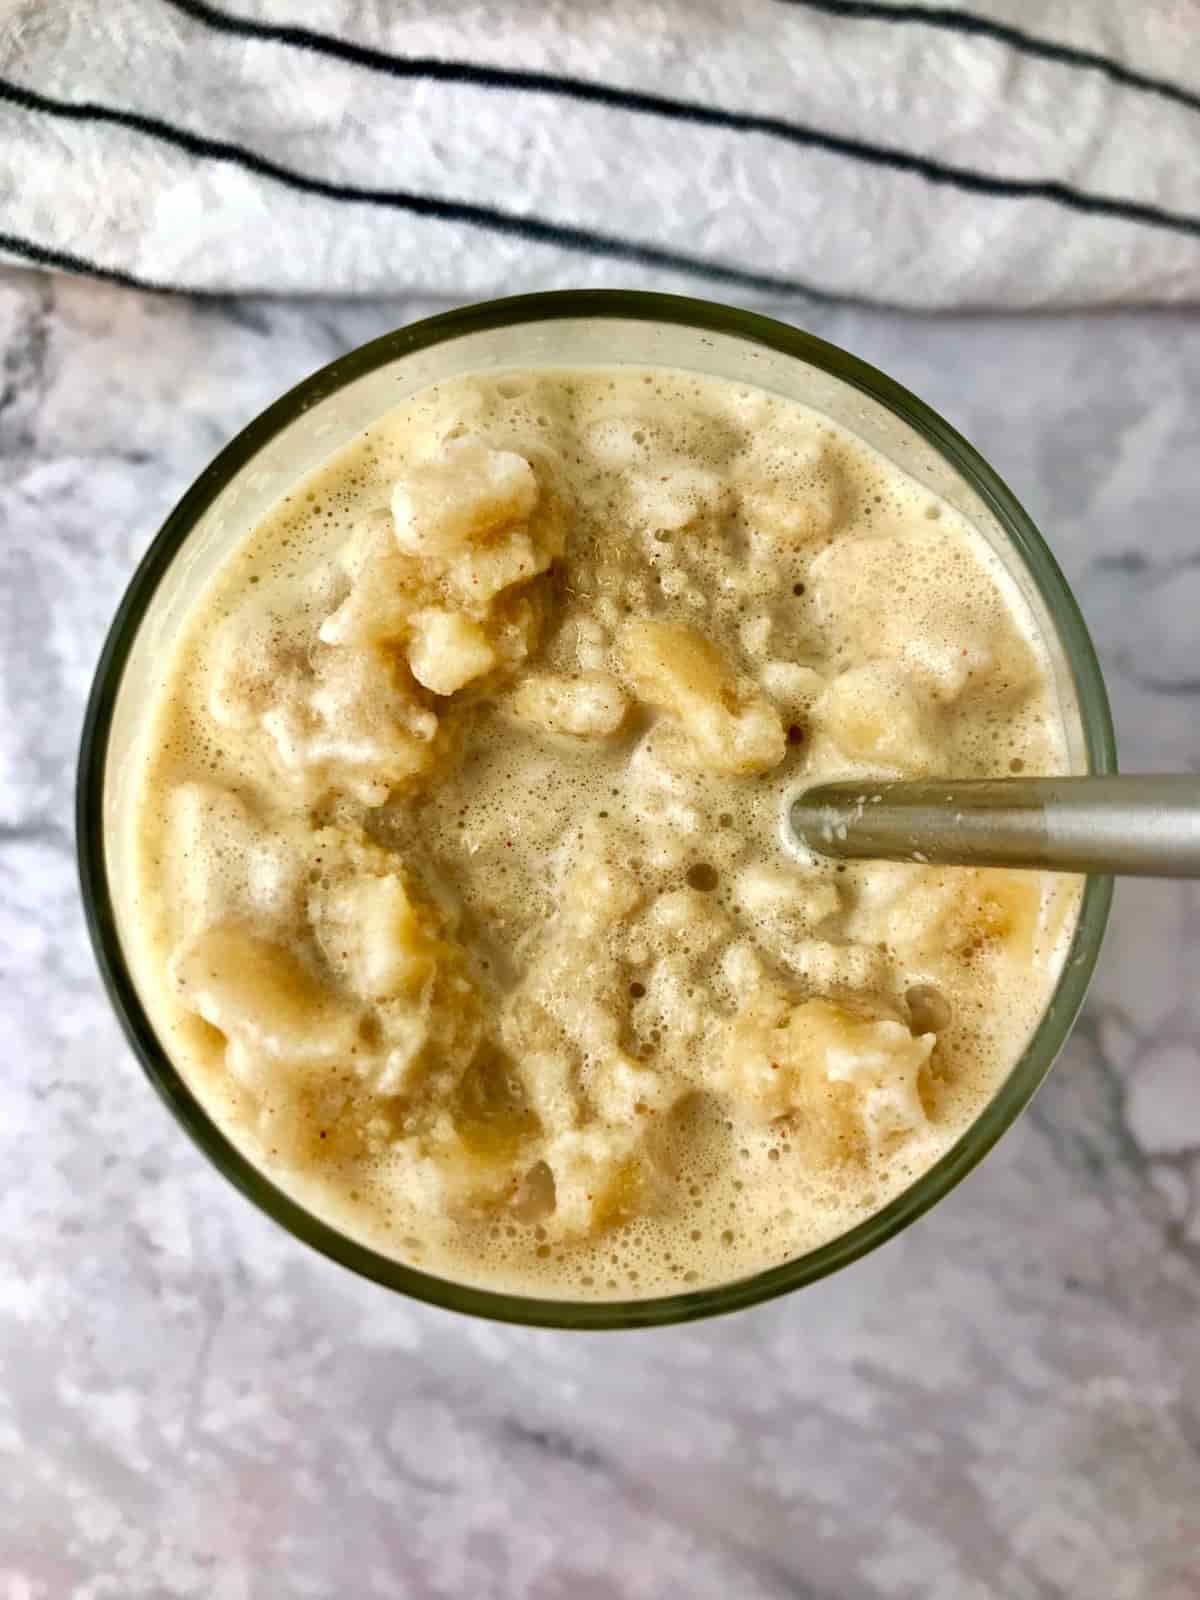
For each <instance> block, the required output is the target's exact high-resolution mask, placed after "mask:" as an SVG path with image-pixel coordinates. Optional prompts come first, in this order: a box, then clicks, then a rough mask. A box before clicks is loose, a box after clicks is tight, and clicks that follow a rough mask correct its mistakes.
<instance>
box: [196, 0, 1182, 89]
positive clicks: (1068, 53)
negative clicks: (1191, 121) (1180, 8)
mask: <svg viewBox="0 0 1200 1600" xmlns="http://www.w3.org/2000/svg"><path fill="white" fill-rule="evenodd" d="M786 3H787V4H789V5H802V6H807V7H808V8H809V10H811V11H825V12H827V13H828V14H829V15H830V16H834V17H853V18H856V19H859V20H866V21H871V22H916V23H923V24H925V25H926V26H927V27H931V28H948V29H950V30H951V31H952V32H954V33H969V34H975V35H977V36H978V37H981V38H985V39H996V40H998V41H999V42H1000V43H1001V44H1007V45H1011V46H1012V48H1013V49H1014V50H1022V51H1024V53H1025V54H1026V55H1029V56H1040V57H1041V58H1042V60H1043V61H1057V62H1058V63H1059V64H1060V65H1061V66H1067V67H1086V68H1088V69H1089V70H1091V71H1093V72H1101V73H1103V74H1104V76H1105V77H1106V78H1108V79H1109V80H1110V81H1111V82H1113V83H1119V84H1120V85H1121V87H1122V88H1125V89H1141V90H1143V91H1144V92H1145V93H1146V94H1156V95H1161V96H1162V98H1163V99H1164V100H1174V101H1175V103H1176V104H1177V105H1181V106H1186V107H1187V108H1188V110H1189V111H1200V94H1193V93H1191V92H1190V91H1189V90H1187V89H1183V88H1180V86H1179V85H1178V84H1175V83H1171V82H1169V81H1168V80H1167V79H1165V78H1152V77H1150V76H1149V74H1148V73H1145V72H1138V71H1136V70H1135V69H1134V68H1133V67H1126V66H1124V65H1123V64H1122V63H1121V62H1120V61H1114V60H1113V59H1112V58H1111V57H1110V56H1102V55H1099V54H1098V53H1097V52H1096V51H1094V50H1081V49H1079V48H1078V47H1077V46H1076V45H1071V44H1057V43H1055V42H1054V41H1053V40H1050V39H1039V38H1037V36H1036V35H1035V34H1032V33H1026V32H1025V30H1024V29H1023V28H1015V27H1013V26H1012V25H1011V23H1006V22H993V21H992V19H991V18H990V17H979V16H976V15H975V13H974V12H972V11H956V10H954V9H952V8H951V7H949V6H890V5H881V4H878V3H877V0H786ZM188 9H190V6H189V7H188Z"/></svg>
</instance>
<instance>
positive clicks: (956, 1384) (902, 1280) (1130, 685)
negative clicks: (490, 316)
mask: <svg viewBox="0 0 1200 1600" xmlns="http://www.w3.org/2000/svg"><path fill="white" fill-rule="evenodd" d="M427 309H430V308H429V307H426V306H418V305H414V304H412V303H405V304H387V305H381V304H340V305H334V304H328V303H321V302H309V303H301V302H292V303H289V304H269V303H261V302H255V303H220V302H209V303H205V304H198V303H189V302H186V301H182V300H170V299H160V298H153V297H150V296H143V295H138V294H134V293H129V292H125V291H120V290H112V289H108V288H104V287H100V286H97V285H94V284H86V283H79V282H71V281H67V280H63V279H52V278H47V277H41V276H37V275H33V274H29V275H25V274H20V273H16V272H12V273H6V274H0V350H2V352H3V373H2V375H0V564H2V576H0V607H2V612H0V963H2V966H3V975H2V984H0V1026H2V1028H3V1037H4V1039H5V1043H6V1050H5V1068H4V1072H3V1076H2V1078H0V1175H2V1179H3V1182H2V1184H0V1238H2V1239H3V1245H2V1247H0V1249H2V1252H3V1258H4V1270H3V1272H2V1273H0V1367H2V1370H3V1382H2V1384H0V1458H2V1460H3V1482H4V1485H5V1492H4V1494H3V1495H0V1597H3V1600H58V1597H60V1596H70V1597H72V1600H142V1597H146V1600H158V1597H179V1600H192V1597H195V1600H282V1597H284V1596H288V1597H291V1596H297V1597H303V1596H315V1597H325V1596H342V1595H353V1596H355V1597H361V1600H367V1597H376V1596H378V1597H385V1596H386V1597H389V1600H390V1597H394V1596H400V1595H403V1596H414V1597H426V1596H428V1597H443V1596H444V1597H455V1600H457V1597H460V1596H463V1597H465V1596H468V1595H469V1596H473V1597H479V1600H493V1597H501V1596H505V1597H507V1596H518V1595H519V1596H530V1597H534V1600H559V1597H563V1600H566V1597H570V1600H592V1597H596V1600H600V1597H609V1596H615V1597H622V1600H624V1597H629V1600H642V1597H657V1596H660V1595H665V1594H670V1593H674V1592H679V1593H683V1594H688V1595H704V1596H708V1595H712V1596H727V1595H737V1596H739V1597H746V1600H781V1597H784V1596H795V1597H799V1600H885V1597H886V1600H893V1597H894V1600H909V1597H913V1600H916V1597H921V1600H984V1597H992V1596H996V1597H1004V1600H1058V1597H1072V1600H1073V1597H1076V1596H1079V1597H1089V1600H1091V1597H1099V1596H1103V1597H1108V1600H1145V1597H1153V1600H1194V1597H1195V1596H1197V1595H1200V1000H1198V999H1197V996H1196V990H1197V985H1196V982H1195V973H1196V969H1197V964H1198V963H1200V889H1198V888H1197V887H1196V886H1192V885H1188V884H1174V885H1172V884H1158V883H1132V884H1128V885H1123V886H1121V888H1120V889H1119V891H1118V897H1117V904H1116V908H1115V913H1114V918H1113V925H1112V930H1111V933H1110V937H1109V942H1108V944H1107V947H1106V952H1105V955H1104V957H1103V960H1102V964H1101V968H1100V971H1099V973H1098V976H1097V979H1096V982H1095V984H1094V986H1093V989H1092V993H1091V997H1090V999H1089V1001H1088V1004H1087V1007H1086V1010H1085V1012H1084V1015H1083V1018H1082V1020H1081V1022H1080V1025H1079V1026H1078V1028H1077V1030H1076V1032H1075V1034H1074V1036H1073V1038H1072V1040H1071V1042H1070V1044H1069V1045H1068V1047H1067V1049H1066V1050H1065V1052H1064V1054H1063V1057H1062V1059H1061V1061H1060V1063H1059V1065H1058V1067H1057V1068H1056V1070H1055V1071H1054V1073H1053V1074H1052V1075H1051V1077H1050V1079H1049V1081H1048V1083H1047V1084H1046V1086H1045V1088H1044V1089H1043V1091H1042V1092H1041V1094H1040V1095H1039V1097H1038V1098H1037V1100H1036V1101H1035V1103H1034V1105H1033V1107H1032V1108H1031V1110H1030V1111H1029V1112H1028V1113H1027V1115H1026V1116H1025V1117H1024V1118H1023V1119H1022V1120H1021V1121H1020V1122H1019V1123H1018V1125H1017V1126H1016V1127H1015V1128H1014V1129H1013V1130H1012V1131H1011V1132H1010V1133H1009V1134H1008V1135H1007V1137H1006V1138H1005V1139H1004V1140H1003V1141H1002V1142H1001V1144H1000V1145H999V1146H998V1148H997V1149H996V1150H995V1152H993V1154H992V1155H991V1156H990V1157H989V1159H988V1160H987V1161H986V1162H985V1163H984V1165H983V1166H982V1168H981V1169H980V1170H979V1171H978V1172H977V1173H976V1174H975V1175H974V1176H973V1177H972V1178H971V1179H970V1180H969V1181H968V1182H967V1183H966V1184H965V1185H963V1187H961V1188H960V1189H959V1190H958V1191H956V1192H955V1193H954V1194H953V1195H952V1196H951V1197H950V1198H949V1199H948V1200H946V1201H945V1202H943V1203H942V1205H941V1206H939V1207H938V1208H937V1209H936V1210H935V1211H934V1212H932V1213H931V1214H930V1215H929V1216H928V1217H926V1218H925V1219H924V1220H923V1221H922V1222H920V1223H919V1224H917V1225H916V1226H915V1227H914V1228H912V1229H911V1230H910V1231H909V1232H908V1233H906V1234H904V1235H902V1236H901V1237H900V1238H899V1239H897V1240H896V1241H894V1242H893V1243H892V1244H891V1245H889V1246H887V1247H886V1248H885V1249H883V1250H882V1251H879V1252H877V1253H876V1254H875V1255H874V1256H872V1257H870V1258H868V1259H867V1260H866V1261H864V1262H862V1263H860V1264H859V1265H857V1266H856V1267H854V1268H852V1269H850V1270H849V1271H848V1272H846V1273H844V1274H842V1275H841V1276H840V1277H838V1278H835V1279H833V1280H830V1281H827V1282H825V1283H823V1284H820V1285H818V1286H816V1287H815V1288H812V1289H810V1290H807V1291H805V1292H804V1293H802V1294H800V1295H796V1296H792V1297H791V1298H789V1299H786V1300H783V1301H779V1302H775V1303H774V1304H772V1305H768V1306H764V1307H761V1308H759V1309H757V1310H755V1311H752V1312H745V1313H741V1314H740V1315H738V1316H736V1317H733V1318H730V1319H725V1320H722V1321H718V1322H713V1323H709V1324H703V1325H697V1326H693V1327H689V1328H684V1329H678V1330H664V1331H661V1332H656V1333H643V1334H632V1335H612V1336H596V1337H582V1336H581V1337H572V1336H569V1335H564V1334H553V1333H538V1332H528V1331H521V1330H517V1329H510V1328H503V1327H498V1326H491V1325H487V1324H482V1323H473V1322H470V1321H467V1320H461V1319H456V1318H454V1317H451V1316H449V1315H447V1314H445V1313H441V1312H438V1311H434V1310H431V1309H427V1308H423V1307H420V1306H416V1305H410V1304H406V1303H405V1302H403V1301H400V1300H397V1299H394V1298H390V1297H389V1296H388V1295H386V1294H385V1293H384V1292H383V1291H381V1290H379V1289H376V1288H375V1287H373V1286H372V1285H370V1284H367V1283H362V1282H359V1281H357V1280H355V1279H354V1278H352V1277H350V1276H349V1275H348V1274H345V1273H343V1272H342V1271H340V1270H339V1269H337V1268H335V1267H334V1266H332V1265H330V1264H329V1263H327V1262H324V1261H322V1260H321V1259H319V1258H318V1257H316V1256H314V1255H312V1254H311V1253H309V1252H307V1251H306V1250H305V1249H304V1248H303V1247H302V1246H301V1245H299V1244H298V1243H296V1242H294V1241H292V1240H291V1239H289V1238H288V1237H286V1236H285V1235H284V1234H282V1233H281V1232H280V1231H278V1230H277V1229H276V1228H275V1227H274V1226H273V1225H272V1224H270V1223H269V1222H267V1221H266V1220H265V1219H264V1218H263V1217H261V1216H259V1215H258V1214H257V1213H255V1212H254V1211H253V1210H251V1208H250V1207H249V1206H247V1205H246V1204H245V1202H243V1201H242V1200H241V1199H240V1198H239V1197H238V1196H237V1195H236V1194H235V1193H234V1192H233V1191H232V1190H231V1189H230V1188H228V1187H227V1186H226V1185H225V1183H224V1181H223V1180H222V1179H221V1178H219V1177H218V1176H217V1175H216V1174H215V1173H214V1172H212V1171H211V1170H209V1169H208V1168H207V1167H206V1166H205V1164H204V1163H203V1162H202V1160H201V1158H200V1157H199V1156H198V1155H197V1154H196V1153H195V1152H194V1151H193V1150H192V1149H191V1147H190V1145H189V1144H188V1143H187V1142H186V1141H185V1139H184V1138H183V1136H182V1134H181V1133H180V1132H179V1131H178V1130H177V1129H176V1128H175V1126H174V1125H173V1124H172V1123H171V1121H170V1120H169V1118H168V1115H167V1113H166V1112H165V1111H164V1110H163V1108H162V1107H161V1106H160V1104H159V1103H158V1101H157V1100H156V1099H155V1098H154V1096H153V1095H152V1094H151V1092H150V1090H149V1089H148V1087H147V1086H146V1084H145V1083H144V1081H143V1080H142V1077H141V1075H140V1073H139V1071H138V1070H137V1068H136V1066H135V1065H134V1063H133V1061H132V1059H131V1057H130V1054H129V1052H128V1050H127V1049H126V1048H125V1046H124V1044H123V1042H122V1040H121V1038H120V1036H119V1033H118V1030H117V1026H116V1024H115V1022H114V1021H113V1019H112V1018H111V1016H110V1014H109V1012H108V1009H107V1006H106V1003H105V1000H104V997H103V995H102V993H101V990H100V986H99V982H98V979H97V977H96V975H95V972H94V969H93V965H92V960H91V956H90V952H89V950H88V949H87V947H86V942H85V937H84V932H83V927H82V920H81V915H80V911H79V908H78V903H77V892H76V884H75V875H74V863H73V858H72V853H71V851H72V842H71V786H72V778H73V764H74V755H75V747H76V741H77V737H78V731H79V721H80V716H81V711H82V706H83V701H84V697H85V694H86V692H87V688H88V684H89V680H90V675H91V672H92V668H93V665H94V663H95V659H96V655H97V652H98V650H99V646H100V642H101V639H102V637H103V633H104V630H105V628H106V626H107V623H108V621H109V618H110V616H111V613H112V611H113V609H114V607H115V605H116V603H117V600H118V599H119V596H120V593H121V590H122V588H123V586H124V584H125V582H126V580H127V578H128V576H129V574H130V571H131V570H132V567H133V565H134V563H135V561H136V559H137V557H138V555H139V553H140V552H141V551H142V550H143V549H144V547H145V545H146V542H147V540H148V539H149V537H150V536H151V534H152V532H153V531H154V529H155V527H156V526H157V524H158V522H159V521H160V519H161V518H162V516H163V515H164V513H165V512H166V511H167V510H168V509H169V507H170V505H171V504H172V502H173V501H174V500H175V499H176V498H177V496H178V495H179V494H180V492H181V491H182V490H183V489H184V488H185V487H186V486H187V484H188V483H189V482H190V480H191V478H192V477H193V476H194V474H195V473H196V472H197V471H198V470H199V469H200V468H201V467H202V466H203V465H204V464H205V462H206V461H207V459H208V458H209V457H210V456H211V455H212V454H213V452H214V451H215V449H216V448H217V447H218V446H219V445H220V444H221V443H222V442H223V441H224V440H225V439H226V438H228V436H229V435H230V434H231V433H232V432H233V431H234V430H236V429H237V428H238V427H239V426H241V424H243V423H244V422H245V421H247V420H248V419H249V418H250V417H251V416H253V415H254V414H255V413H256V412H257V411H258V410H259V409H260V408H261V407H262V406H263V405H265V404H266V403H267V402H268V401H269V400H271V399H272V398H274V396H275V395H277V394H278V393H280V392H281V391H282V390H283V389H284V388H285V387H287V386H288V385H290V384H291V383H293V382H294V381H296V380H297V379H298V378H300V377H301V376H303V375H304V374H305V373H307V372H308V371H310V370H311V369H312V368H313V367H315V366H317V365H318V364H320V363H323V362H324V361H326V360H328V359H329V358H330V357H332V356H333V355H335V354H337V353H338V352H339V351H341V350H344V349H346V348H348V347H350V346H352V345H355V344H357V343H360V342H361V341H362V340H364V339H366V338H368V337H370V336H372V335H373V334H375V333H377V332H380V331H382V330H384V329H385V328H387V327H390V326H394V325H395V324H396V323H398V322H401V321H405V320H408V319H409V318H411V317H413V316H414V315H418V314H420V313H421V312H422V311H424V310H427ZM777 309H778V310H779V311H780V312H781V313H782V314H785V315H786V314H787V313H788V309H789V308H787V307H779V308H777ZM791 311H792V314H793V316H794V317H795V318H796V319H797V320H802V321H804V322H805V323H806V324H807V325H808V326H810V327H812V328H813V329H814V331H817V332H819V333H822V334H824V335H826V336H827V337H829V338H832V339H834V340H835V341H837V342H839V343H842V344H845V345H847V346H849V347H850V348H852V349H855V350H857V351H858V352H859V353H861V354H863V355H865V356H867V357H868V358H869V359H871V360H873V361H875V362H876V363H877V364H878V365H880V366H882V367H884V368H885V369H886V370H888V371H890V372H892V373H893V374H894V375H896V376H897V377H899V378H900V379H901V380H902V381H904V382H906V383H907V384H909V385H910V386H911V387H912V388H914V389H916V390H917V391H918V392H919V393H920V394H922V395H924V396H925V397H926V398H927V399H928V400H930V401H931V402H932V403H933V404H934V405H935V406H937V407H938V408H939V409H941V410H943V411H944V412H945V414H946V415H948V416H949V417H950V418H951V419H952V420H953V421H955V422H956V423H958V424H959V425H960V426H961V427H962V429H963V430H964V431H965V432H966V433H967V434H968V436H969V437H971V438H972V439H973V440H974V442H975V443H977V444H978V445H979V446H980V447H981V448H982V449H983V451H984V453H985V454H986V455H987V456H988V457H989V458H990V459H991V460H992V461H993V462H994V463H995V464H996V465H997V466H998V467H999V468H1000V470H1001V471H1002V472H1003V473H1004V474H1005V476H1006V477H1007V478H1008V479H1009V481H1010V482H1011V483H1012V484H1013V486H1014V487H1015V488H1016V490H1017V492H1018V493H1019V494H1020V495H1021V497H1022V498H1023V499H1024V501H1025V503H1026V504H1027V506H1028V507H1029V509H1030V511H1031V512H1032V513H1033V515H1034V517H1035V518H1036V519H1037V520H1038V521H1039V523H1040V524H1041V526H1042V527H1043V529H1044V530H1046V532H1047V533H1048V535H1049V537H1050V539H1051V542H1052V544H1053V545H1054V548H1055V550H1056V552H1057V554H1058V556H1059V558H1060V560H1061V561H1062V564H1063V565H1064V567H1065V568H1066V570H1067V573H1068V576H1069V577H1070V578H1071V580H1072V582H1073V583H1074V584H1075V585H1076V587H1077V591H1078V593H1079V595H1080V598H1081V600H1082V603H1083V607H1084V610H1085V612H1086V613H1087V615H1088V618H1089V621H1090V622H1091V624H1092V626H1093V629H1094V631H1095V633H1096V635H1097V637H1098V641H1099V644H1100V647H1101V653H1102V656H1103V658H1104V665H1105V668H1106V671H1107V673H1108V678H1109V684H1110V688H1111V691H1112V695H1113V701H1114V707H1115V711H1116V716H1117V721H1118V727H1119V731H1120V734H1121V741H1122V756H1123V760H1124V763H1125V765H1126V766H1128V767H1130V768H1137V767H1141V768H1150V767H1162V768H1166V767H1193V768H1194V767H1196V766H1197V765H1200V715H1198V713H1200V650H1198V648H1197V639H1198V634H1200V624H1198V622H1197V618H1198V616H1200V611H1198V603H1200V523H1198V522H1197V519H1196V515H1195V504H1196V494H1197V469H1196V464H1197V461H1198V460H1200V453H1198V447H1200V437H1198V424H1197V418H1198V417H1200V337H1198V335H1200V323H1198V322H1197V319H1196V318H1195V317H1194V316H1188V315H1184V314H1136V315H1135V314H1130V315H1113V316H1106V317H1103V318H1100V317H1071V318H1056V319H1044V318H1043V319H1035V318H1029V319H1016V320H1003V319H996V318H992V319H988V318H972V319H963V318H950V319H946V320H942V321H928V320H919V319H914V318H905V317H900V316H895V315H883V314H872V313H869V312H864V311H861V310H855V311H850V310H844V309H843V310H839V309H835V308H828V307H822V308H818V309H816V310H814V311H812V312H807V313H806V312H803V311H801V310H800V309H799V308H796V307H793V308H791Z"/></svg>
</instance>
